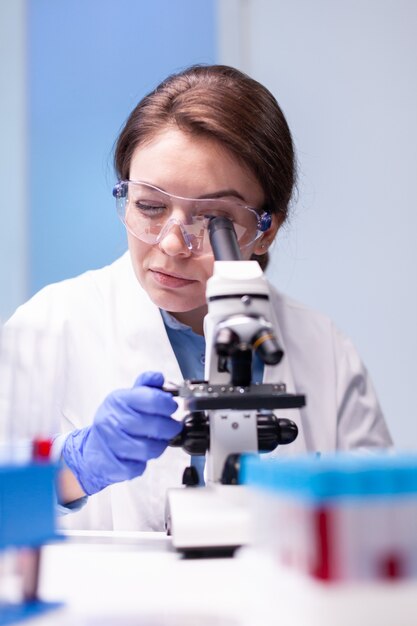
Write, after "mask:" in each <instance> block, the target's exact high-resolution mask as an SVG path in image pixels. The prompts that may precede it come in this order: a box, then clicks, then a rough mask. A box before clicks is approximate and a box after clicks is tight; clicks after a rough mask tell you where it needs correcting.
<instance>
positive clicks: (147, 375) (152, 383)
mask: <svg viewBox="0 0 417 626" xmlns="http://www.w3.org/2000/svg"><path fill="white" fill-rule="evenodd" d="M163 384H164V376H163V374H161V372H142V374H140V376H138V378H137V379H136V381H135V384H134V385H133V386H134V387H138V386H140V385H146V386H148V387H162V385H163Z"/></svg>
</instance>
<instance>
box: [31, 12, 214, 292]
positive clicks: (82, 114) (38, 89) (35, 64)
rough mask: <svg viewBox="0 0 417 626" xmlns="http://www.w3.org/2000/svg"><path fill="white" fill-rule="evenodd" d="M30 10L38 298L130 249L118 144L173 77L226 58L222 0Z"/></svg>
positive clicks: (33, 231)
mask: <svg viewBox="0 0 417 626" xmlns="http://www.w3.org/2000/svg"><path fill="white" fill-rule="evenodd" d="M27 9H28V25H27V28H28V48H27V63H28V98H29V101H28V115H29V120H28V124H29V144H30V145H29V189H28V198H29V200H28V202H29V207H28V209H29V212H28V215H29V228H28V231H29V268H28V272H29V275H28V284H29V292H30V294H32V293H34V292H35V291H37V290H38V289H39V288H40V287H42V286H44V285H45V284H47V283H50V282H53V281H57V280H61V279H63V278H66V277H69V276H73V275H76V274H78V273H80V272H82V271H84V270H86V269H89V268H93V267H99V266H101V265H103V264H106V263H108V262H110V261H112V260H113V259H114V258H116V257H117V256H118V255H119V254H120V253H121V252H122V251H123V250H124V249H125V247H126V244H125V235H124V231H123V228H122V226H121V224H119V222H118V219H117V217H116V213H115V209H114V203H113V198H112V196H111V190H112V186H113V183H114V175H113V169H112V148H113V144H114V141H115V139H116V137H117V135H118V133H119V131H120V129H121V126H122V125H123V122H124V120H125V119H126V118H127V116H128V114H129V112H130V110H131V109H132V108H133V107H134V106H135V104H136V103H137V101H138V100H139V99H140V98H141V97H142V96H143V95H145V93H147V92H148V91H149V90H150V89H152V88H153V87H154V86H156V84H157V83H158V82H159V81H160V80H161V79H162V78H164V77H165V76H166V75H167V74H169V73H171V72H173V71H177V70H179V69H181V68H183V67H185V66H187V65H190V64H192V63H199V62H202V63H213V62H216V61H217V51H216V46H217V42H216V32H215V30H216V16H215V0H200V1H196V0H175V2H173V1H172V0H152V1H138V0H118V1H117V2H116V1H115V0H61V1H60V2H54V1H53V0H36V2H30V1H28V3H27Z"/></svg>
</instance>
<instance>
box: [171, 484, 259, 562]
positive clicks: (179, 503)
mask: <svg viewBox="0 0 417 626" xmlns="http://www.w3.org/2000/svg"><path fill="white" fill-rule="evenodd" d="M165 526H166V529H167V533H168V535H171V536H172V545H173V547H174V548H175V549H176V550H178V551H179V552H183V553H184V555H186V556H190V557H193V556H194V557H199V556H232V555H233V553H234V551H235V550H236V548H238V547H240V546H243V545H247V544H248V543H249V539H250V514H249V504H248V492H247V488H246V487H244V486H242V485H220V484H219V485H218V484H215V485H209V486H207V487H183V488H179V489H170V490H169V492H168V497H167V504H166V511H165Z"/></svg>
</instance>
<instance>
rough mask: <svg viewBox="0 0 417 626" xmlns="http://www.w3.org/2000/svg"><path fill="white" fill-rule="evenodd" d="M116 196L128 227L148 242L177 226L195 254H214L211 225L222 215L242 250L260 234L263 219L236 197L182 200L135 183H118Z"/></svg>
mask: <svg viewBox="0 0 417 626" xmlns="http://www.w3.org/2000/svg"><path fill="white" fill-rule="evenodd" d="M113 193H114V195H115V197H116V203H117V210H118V213H119V216H120V218H121V220H122V221H123V223H124V224H125V226H126V228H127V229H128V230H129V232H130V233H132V235H134V236H135V237H137V238H138V239H140V240H141V241H143V242H145V243H149V244H156V243H159V242H160V241H161V240H162V239H163V238H164V237H165V235H166V234H167V233H168V232H169V231H170V230H171V228H173V227H178V228H180V229H181V232H182V235H183V237H184V240H185V242H186V244H187V247H188V248H189V249H190V250H192V251H193V252H194V253H195V254H207V253H211V246H210V241H209V235H208V223H209V220H210V218H211V217H216V216H219V215H221V216H224V217H227V218H229V219H230V220H231V221H232V222H233V224H234V227H235V231H236V235H237V238H238V242H239V245H240V247H241V248H244V247H245V246H247V245H250V244H251V243H253V242H254V241H255V240H256V239H257V238H258V237H259V235H260V226H259V221H260V216H259V215H258V213H257V212H256V210H255V209H253V208H252V207H248V206H246V205H245V204H244V203H243V202H241V201H239V200H238V199H236V198H209V199H198V198H197V199H194V198H182V197H179V196H173V195H170V194H168V193H166V192H164V191H161V190H160V189H158V188H156V187H153V186H152V185H148V184H146V183H140V182H132V181H122V182H120V183H118V185H116V187H115V189H114V191H113Z"/></svg>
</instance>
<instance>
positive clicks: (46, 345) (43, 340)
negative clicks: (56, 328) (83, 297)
mask: <svg viewBox="0 0 417 626" xmlns="http://www.w3.org/2000/svg"><path fill="white" fill-rule="evenodd" d="M58 355H59V350H58V341H57V338H56V336H55V335H54V334H53V333H49V332H44V331H40V330H35V329H29V328H21V327H6V328H3V329H2V330H1V332H0V463H1V462H12V463H24V462H28V461H30V460H31V459H32V458H33V450H34V449H35V456H39V454H40V456H48V452H49V448H48V445H49V444H48V441H50V440H51V436H52V435H53V434H54V433H57V432H59V412H58V410H57V397H58V389H57V386H58V384H59V380H61V378H60V376H59V370H60V360H59V356H58Z"/></svg>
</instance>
